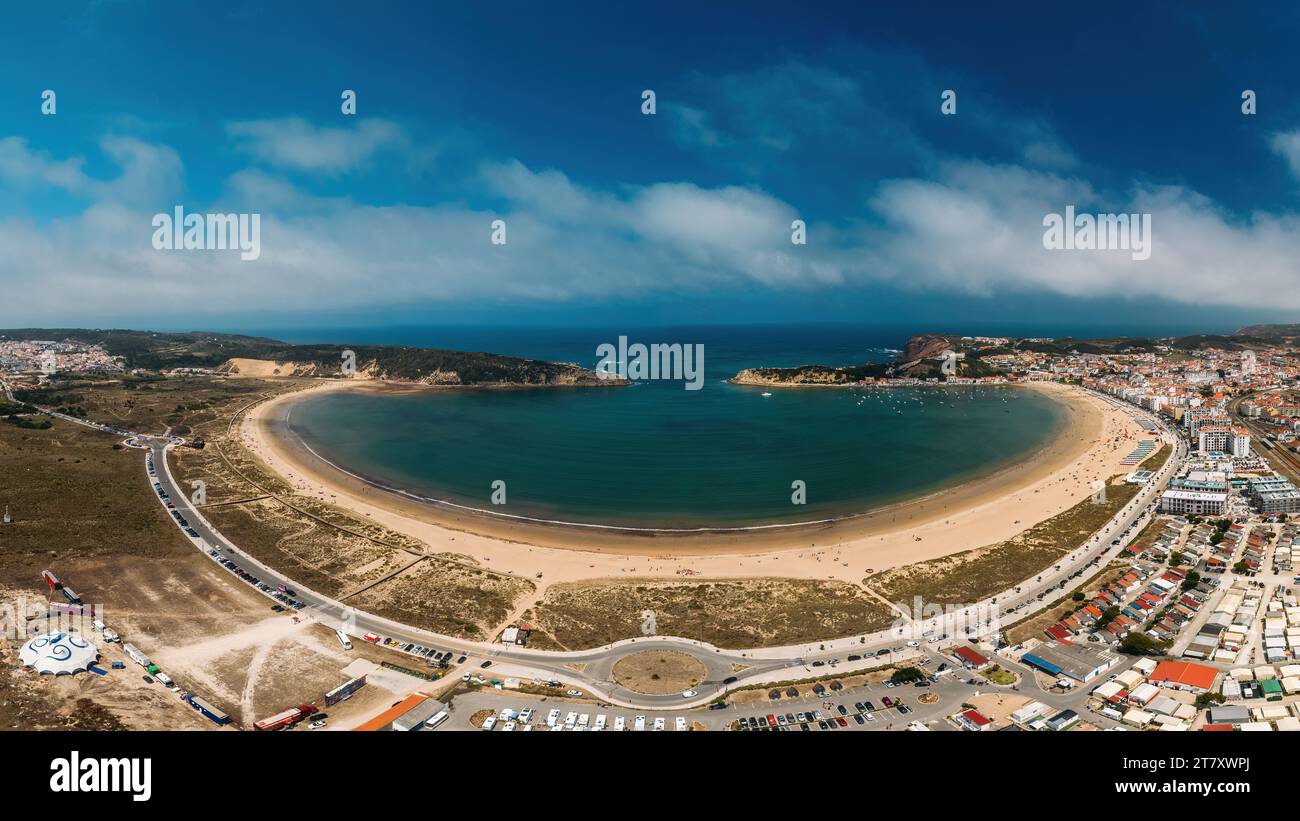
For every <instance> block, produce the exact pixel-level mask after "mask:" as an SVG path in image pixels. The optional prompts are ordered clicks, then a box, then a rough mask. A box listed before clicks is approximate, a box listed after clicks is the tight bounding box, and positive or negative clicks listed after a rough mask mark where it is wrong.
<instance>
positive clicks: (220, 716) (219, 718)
mask: <svg viewBox="0 0 1300 821" xmlns="http://www.w3.org/2000/svg"><path fill="white" fill-rule="evenodd" d="M181 701H184V702H185V703H186V704H188V705H190V706H191V707H193V708H194V709H196V710H198V711H199V712H200V713H202V714H203V715H204V716H205V717H206V718H207V719H208V720H209V721H211V722H212V723H214V724H217V725H222V724H228V723H229V722H230V716H228V715H226V714H225V713H223V712H222V711H221V710H218V709H217V708H216V707H213V706H212V705H211V704H209V703H208V702H206V701H204V700H203V699H201V698H199V697H198V696H196V695H194V694H193V693H186V694H185V695H183V696H181Z"/></svg>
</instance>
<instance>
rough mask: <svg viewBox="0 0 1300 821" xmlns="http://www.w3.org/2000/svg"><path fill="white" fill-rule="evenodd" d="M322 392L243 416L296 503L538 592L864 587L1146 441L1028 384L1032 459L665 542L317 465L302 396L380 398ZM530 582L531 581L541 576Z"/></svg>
mask: <svg viewBox="0 0 1300 821" xmlns="http://www.w3.org/2000/svg"><path fill="white" fill-rule="evenodd" d="M386 389H387V388H386V387H385V386H383V385H378V384H375V383H366V382H342V383H341V382H328V383H322V384H320V385H317V386H314V387H312V388H309V389H307V390H306V391H298V392H294V393H289V394H285V395H282V396H279V397H276V398H274V399H271V400H269V401H267V402H264V403H262V404H260V405H257V406H255V407H254V408H252V409H250V410H249V411H248V412H246V413H245V415H244V417H243V419H242V420H241V422H240V425H239V435H240V438H241V440H242V442H243V444H244V445H245V446H246V447H247V448H248V449H249V450H250V451H251V452H252V453H253V454H254V455H256V456H257V457H258V458H260V459H261V460H262V462H263V463H264V464H265V466H266V467H267V468H268V469H269V470H271V471H274V472H275V473H277V474H279V475H281V476H283V477H284V478H285V479H286V480H287V481H289V482H290V484H291V485H292V486H293V487H294V488H295V490H296V491H297V492H298V493H301V494H304V495H307V496H313V497H316V498H319V499H322V500H324V501H327V502H330V503H332V504H335V505H338V506H339V507H342V508H345V509H347V510H350V511H352V512H354V513H356V514H358V515H361V516H363V517H366V518H368V519H371V520H373V521H375V522H377V523H379V524H382V525H384V526H385V527H389V528H392V529H393V530H395V531H398V532H401V533H405V534H407V535H409V536H412V537H414V538H417V539H419V540H421V541H423V542H425V543H426V544H428V545H429V546H430V547H431V548H432V549H433V550H434V551H436V552H442V551H449V552H454V553H461V554H466V555H469V556H472V557H473V558H475V559H477V560H479V561H481V562H483V563H485V564H486V565H488V566H490V567H492V568H493V569H496V570H499V571H505V572H511V573H516V574H519V575H524V576H527V577H530V578H539V577H540V578H541V579H544V582H543V584H544V585H549V584H551V583H555V582H562V581H576V580H581V579H590V578H597V577H615V578H616V577H619V576H697V575H698V576H704V577H754V576H793V577H802V578H818V579H842V580H845V581H851V582H857V581H860V580H861V579H862V577H863V575H864V574H866V573H868V572H879V571H882V570H887V569H889V568H891V567H897V566H901V565H904V564H910V563H913V562H917V561H924V560H927V559H933V558H938V557H941V556H946V555H949V554H952V553H957V552H960V551H963V550H968V549H971V548H976V547H982V546H984V545H988V544H993V543H995V542H999V541H1002V540H1004V539H1007V538H1010V537H1012V536H1014V535H1016V534H1017V533H1019V532H1021V531H1023V530H1025V529H1027V528H1029V527H1031V526H1032V525H1034V524H1036V523H1038V522H1040V521H1042V520H1044V519H1047V518H1050V517H1051V516H1054V515H1056V514H1057V513H1060V512H1061V511H1063V510H1066V509H1068V508H1069V507H1071V506H1073V505H1074V504H1076V503H1077V502H1078V501H1080V500H1081V499H1083V498H1085V497H1087V496H1089V495H1091V493H1092V488H1093V482H1094V480H1097V479H1103V480H1104V479H1107V478H1109V477H1110V476H1113V475H1115V474H1119V473H1126V472H1128V471H1129V470H1131V469H1132V468H1131V467H1126V466H1124V465H1121V464H1120V462H1121V460H1122V459H1123V458H1124V457H1125V456H1126V455H1127V454H1128V453H1129V452H1130V451H1131V450H1132V449H1133V447H1134V446H1135V444H1136V443H1137V442H1138V441H1139V440H1141V439H1144V438H1151V437H1150V435H1149V434H1146V433H1145V432H1144V431H1143V430H1142V428H1141V427H1140V426H1139V425H1138V424H1137V423H1136V421H1134V419H1133V418H1132V417H1130V416H1129V415H1128V414H1127V413H1125V412H1123V411H1121V410H1119V409H1117V408H1114V407H1112V406H1111V405H1109V404H1107V403H1106V402H1104V401H1102V400H1101V399H1098V398H1097V397H1094V396H1092V395H1090V394H1087V393H1085V392H1083V391H1081V390H1079V389H1076V388H1072V387H1068V386H1064V385H1058V384H1054V383H1034V384H1032V385H1025V386H1021V387H1015V388H1010V389H1012V390H1038V391H1044V392H1047V393H1048V394H1049V395H1050V396H1051V397H1052V398H1053V399H1055V400H1057V401H1059V402H1060V403H1061V404H1062V406H1063V407H1064V409H1065V413H1066V419H1065V422H1064V424H1063V426H1062V429H1061V431H1060V433H1059V435H1058V436H1057V437H1056V438H1055V439H1054V440H1053V441H1052V442H1051V443H1050V444H1049V445H1048V446H1046V447H1044V448H1043V449H1041V450H1040V451H1038V452H1037V453H1035V454H1033V455H1032V456H1031V457H1030V458H1027V459H1025V460H1022V461H1021V462H1019V463H1017V464H1015V465H1013V466H1011V467H1009V468H1006V469H1004V470H1001V471H999V472H997V473H995V474H992V475H989V476H985V477H981V478H978V479H975V480H972V481H968V482H966V483H964V484H961V485H958V486H956V487H954V488H951V489H948V490H945V491H942V492H940V493H935V494H932V495H930V496H926V497H923V498H919V499H915V500H911V501H908V502H904V503H902V504H897V505H892V506H889V507H886V508H882V509H880V510H878V511H873V512H872V513H871V515H864V516H858V517H853V518H849V519H845V520H841V521H837V522H834V523H830V524H825V525H805V526H800V527H795V528H774V529H772V528H769V529H764V530H755V531H745V532H727V533H719V532H709V533H695V534H663V533H651V532H646V531H632V532H620V531H610V530H598V529H591V528H580V527H566V526H560V525H541V524H532V523H520V522H517V521H512V520H508V519H502V518H499V517H495V516H491V515H486V514H478V513H473V512H468V511H460V510H455V509H450V508H446V507H443V506H440V505H435V504H430V503H427V502H421V501H417V500H414V499H408V498H404V497H402V496H400V495H398V494H395V493H393V492H391V491H388V490H383V489H380V488H377V487H374V486H372V485H370V484H367V483H366V482H365V481H363V480H361V479H359V478H357V477H354V476H351V475H349V474H347V473H345V472H343V471H341V470H339V469H337V468H335V467H333V466H331V465H330V464H329V463H327V462H324V461H323V460H321V459H320V458H318V457H317V456H315V455H314V454H313V453H312V452H311V451H310V450H308V449H307V448H306V446H304V445H303V444H302V443H301V442H300V441H299V440H298V439H297V437H295V436H294V435H293V434H292V433H291V432H290V431H289V429H288V427H287V425H286V419H287V416H288V414H289V412H290V410H291V409H292V407H293V405H294V404H295V403H297V402H299V401H301V400H302V399H303V398H304V396H307V395H308V394H309V393H310V394H313V395H314V394H317V393H318V392H321V391H336V390H386ZM539 574H540V576H539Z"/></svg>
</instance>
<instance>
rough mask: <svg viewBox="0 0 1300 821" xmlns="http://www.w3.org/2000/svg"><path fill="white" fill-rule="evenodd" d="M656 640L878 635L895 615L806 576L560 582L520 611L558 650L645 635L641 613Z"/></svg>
mask: <svg viewBox="0 0 1300 821" xmlns="http://www.w3.org/2000/svg"><path fill="white" fill-rule="evenodd" d="M643 610H653V611H654V612H655V629H656V632H657V633H658V634H660V635H672V636H683V637H687V638H693V639H698V640H700V641H707V642H709V643H710V644H714V645H717V646H719V647H727V648H737V649H745V648H752V647H764V646H773V645H785V644H799V643H803V642H810V641H817V640H821V639H828V638H833V637H836V636H850V635H854V634H857V633H868V632H872V631H875V630H880V629H882V628H884V627H887V626H889V625H890V624H892V623H893V620H894V616H893V614H892V613H891V612H890V611H889V609H888V608H886V607H885V606H884V605H883V604H881V603H880V602H879V601H877V600H876V599H874V598H872V597H871V596H869V595H867V594H866V593H864V592H863V591H862V590H861V589H859V588H857V587H855V586H853V585H850V584H846V583H844V582H829V581H815V580H809V579H717V580H697V581H691V582H680V581H662V580H655V579H641V580H635V581H633V580H626V579H619V580H607V581H600V580H596V581H592V582H582V583H574V584H557V585H555V586H553V587H551V588H549V589H548V590H547V591H546V595H545V597H544V598H543V599H542V601H541V602H539V603H538V604H537V605H536V606H534V607H533V608H532V609H531V610H529V611H528V612H527V613H525V614H524V618H525V619H526V620H528V621H531V622H532V623H533V624H534V626H537V627H539V628H540V629H542V630H544V631H546V632H547V633H549V634H550V635H551V636H552V637H553V638H554V640H555V642H556V644H557V646H558V647H561V648H565V649H570V650H578V649H584V648H588V647H598V646H600V645H602V644H607V643H609V642H614V641H619V640H620V639H626V638H630V637H633V636H640V635H642V631H641V612H642V611H643Z"/></svg>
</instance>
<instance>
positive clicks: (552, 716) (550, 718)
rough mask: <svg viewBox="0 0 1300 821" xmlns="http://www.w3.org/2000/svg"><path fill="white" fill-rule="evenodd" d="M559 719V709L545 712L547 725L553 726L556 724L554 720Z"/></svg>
mask: <svg viewBox="0 0 1300 821" xmlns="http://www.w3.org/2000/svg"><path fill="white" fill-rule="evenodd" d="M559 720H560V711H559V710H551V711H550V712H549V713H547V714H546V726H547V727H554V726H555V725H556V722H558V721H559Z"/></svg>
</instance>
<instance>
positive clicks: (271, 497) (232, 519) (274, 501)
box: [171, 383, 535, 639]
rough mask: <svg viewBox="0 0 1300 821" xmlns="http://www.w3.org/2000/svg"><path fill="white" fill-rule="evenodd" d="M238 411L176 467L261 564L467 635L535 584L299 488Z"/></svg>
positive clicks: (209, 425)
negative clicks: (247, 438)
mask: <svg viewBox="0 0 1300 821" xmlns="http://www.w3.org/2000/svg"><path fill="white" fill-rule="evenodd" d="M296 384H297V383H290V385H289V387H294V386H296ZM283 389H285V388H284V387H281V390H283ZM234 410H236V409H232V412H230V413H227V414H223V415H221V416H219V417H216V418H214V419H212V420H209V421H207V422H205V423H202V424H200V425H198V426H196V428H195V434H196V435H199V436H202V437H203V438H204V439H205V440H206V441H207V443H208V444H207V447H205V448H204V449H203V450H201V451H200V450H194V449H190V448H181V449H176V450H173V451H172V461H171V465H172V471H173V473H174V474H175V476H176V478H177V481H179V482H181V484H182V485H183V486H186V485H188V484H189V483H190V482H191V481H194V480H201V481H203V482H204V483H205V484H206V491H207V504H206V505H204V506H202V507H201V510H202V512H203V515H204V517H205V518H207V519H208V521H210V522H212V524H213V525H215V526H216V527H217V529H218V530H220V531H221V532H222V533H223V534H224V535H225V536H226V537H227V538H229V539H230V540H231V541H232V542H233V543H234V544H236V545H237V546H238V547H239V548H240V549H241V550H244V551H246V552H247V553H249V554H250V555H252V556H254V557H255V558H257V559H258V560H259V561H261V562H263V563H265V564H267V565H270V566H271V567H275V568H277V569H278V570H281V571H283V572H285V573H286V574H288V575H290V576H291V577H293V578H294V579H296V580H297V581H299V582H300V583H302V584H303V585H305V586H307V587H309V588H311V589H313V590H316V591H317V592H320V593H324V594H327V595H330V596H333V597H337V598H346V600H347V601H348V603H349V604H352V605H355V606H356V607H358V608H360V609H362V610H366V611H369V612H372V613H375V614H377V615H381V616H385V617H387V618H390V619H394V620H396V621H400V622H403V623H406V624H411V625H414V626H416V627H422V628H425V629H428V630H432V631H435V632H438V633H443V634H446V635H454V636H459V637H462V638H470V639H484V638H489V637H490V636H491V634H492V633H493V632H494V630H495V628H496V627H497V626H498V625H499V624H500V623H501V622H502V621H504V620H505V619H507V618H508V616H509V615H510V613H511V612H512V611H513V608H514V603H515V601H516V599H518V598H520V597H521V596H525V595H527V594H529V593H532V592H533V591H534V590H535V587H534V585H533V583H532V582H530V581H528V580H526V579H521V578H518V577H516V576H510V575H506V574H501V573H495V572H492V571H490V570H486V569H484V568H482V567H480V566H478V565H477V563H476V562H474V561H472V560H470V559H468V558H466V557H463V556H457V555H456V554H451V553H447V552H445V551H441V552H438V551H435V550H434V549H433V548H431V547H430V546H428V545H426V544H424V543H423V542H420V541H418V540H416V539H413V538H410V537H408V536H405V535H403V534H399V533H395V532H393V531H390V530H388V529H386V528H383V527H380V526H378V525H375V524H374V523H372V522H368V521H366V520H364V519H363V518H360V517H356V516H353V515H351V514H348V513H346V512H344V511H342V510H340V509H339V508H337V507H334V506H332V505H330V504H328V503H326V502H325V501H322V500H320V499H316V498H311V497H307V496H304V495H301V494H297V493H295V492H294V490H293V488H292V487H290V486H289V484H288V483H287V482H285V481H284V480H283V479H281V478H280V477H278V476H276V475H274V474H273V473H271V472H270V471H268V470H267V469H266V468H265V467H264V466H263V465H262V463H261V462H260V461H259V460H257V459H256V458H255V457H253V456H252V455H251V454H250V453H249V452H248V451H247V450H246V449H245V448H244V447H243V446H242V444H241V443H240V442H239V439H238V436H237V435H236V434H234V433H232V431H231V425H230V420H231V417H232V416H233V415H234V414H233V411H234Z"/></svg>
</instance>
